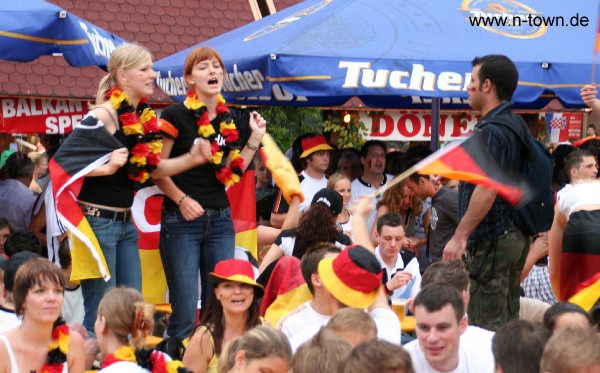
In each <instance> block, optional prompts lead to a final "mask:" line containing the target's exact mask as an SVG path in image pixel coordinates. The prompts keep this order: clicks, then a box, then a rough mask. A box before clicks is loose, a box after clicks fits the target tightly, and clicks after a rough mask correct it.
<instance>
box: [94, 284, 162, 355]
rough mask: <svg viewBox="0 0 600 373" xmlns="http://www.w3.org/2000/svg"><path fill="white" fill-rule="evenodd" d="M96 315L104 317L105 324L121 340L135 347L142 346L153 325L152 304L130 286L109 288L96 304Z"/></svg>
mask: <svg viewBox="0 0 600 373" xmlns="http://www.w3.org/2000/svg"><path fill="white" fill-rule="evenodd" d="M98 315H99V316H103V317H104V318H105V319H106V326H107V327H108V328H109V329H110V330H111V331H112V332H113V333H114V334H115V336H116V337H117V338H118V339H119V340H120V341H121V342H123V343H129V344H131V345H132V346H133V347H135V348H141V347H143V346H144V340H145V339H146V337H147V336H148V335H149V334H150V333H151V332H152V328H153V327H154V305H153V304H147V303H146V302H145V301H144V297H143V296H142V294H140V292H139V291H137V290H136V289H132V288H125V287H119V288H111V289H109V290H108V291H107V292H106V294H104V297H102V300H101V301H100V304H99V305H98Z"/></svg>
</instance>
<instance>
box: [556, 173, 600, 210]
mask: <svg viewBox="0 0 600 373" xmlns="http://www.w3.org/2000/svg"><path fill="white" fill-rule="evenodd" d="M599 192H600V182H599V181H595V180H594V181H591V180H590V181H583V182H579V183H577V184H574V185H571V184H567V185H565V187H564V188H562V189H561V190H560V191H559V192H558V193H557V195H556V199H557V201H556V204H557V205H558V210H559V211H560V212H561V213H562V214H563V215H564V216H565V217H566V218H567V220H569V216H571V214H572V213H573V211H575V210H576V209H577V208H579V207H580V206H583V205H600V193H599Z"/></svg>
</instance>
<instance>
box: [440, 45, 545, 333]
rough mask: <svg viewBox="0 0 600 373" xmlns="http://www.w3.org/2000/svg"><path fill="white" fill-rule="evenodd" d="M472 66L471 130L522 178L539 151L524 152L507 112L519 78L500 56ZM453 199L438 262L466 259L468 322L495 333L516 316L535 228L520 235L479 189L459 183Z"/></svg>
mask: <svg viewBox="0 0 600 373" xmlns="http://www.w3.org/2000/svg"><path fill="white" fill-rule="evenodd" d="M472 65H473V71H472V75H471V82H470V83H469V84H468V86H467V89H468V91H469V100H470V105H471V107H472V108H473V109H474V110H477V111H480V112H481V114H482V118H481V120H480V121H479V122H478V123H477V125H476V126H475V131H481V135H482V138H483V140H484V142H485V144H486V147H487V149H488V150H489V152H490V154H491V155H492V156H493V157H494V158H495V159H496V161H498V163H499V165H500V166H501V167H502V169H504V170H515V171H516V170H519V171H520V172H521V173H523V166H524V163H523V162H525V161H524V157H527V155H528V153H529V152H530V151H534V152H535V151H538V150H539V149H537V148H536V147H535V146H533V147H532V148H534V150H531V149H529V148H530V147H529V146H528V142H527V141H528V140H529V138H530V137H531V134H530V133H529V129H528V128H527V125H526V124H525V122H524V121H523V120H522V118H521V117H520V116H518V115H517V114H514V113H513V112H512V106H513V103H512V101H511V100H512V95H513V92H514V91H515V89H516V88H517V82H518V79H519V73H518V72H517V69H516V67H515V65H514V63H513V62H512V61H511V60H510V59H508V58H507V57H505V56H501V55H488V56H484V57H479V58H475V59H474V60H473V61H472ZM550 165H551V163H550ZM550 172H551V171H550ZM548 187H550V185H548ZM458 198H459V199H458V201H459V202H458V204H459V216H460V217H461V220H460V224H459V225H458V227H457V229H456V232H455V234H454V236H453V237H452V238H451V239H450V241H449V242H448V244H447V245H446V246H445V248H444V253H443V259H444V260H460V259H461V258H463V255H465V254H466V266H467V269H468V271H469V277H470V280H471V290H470V293H471V300H470V302H469V309H468V315H469V323H471V324H473V325H477V326H481V327H484V328H486V329H490V330H496V329H497V328H499V327H500V326H501V325H503V324H505V323H506V322H507V321H508V320H510V319H514V318H518V316H519V282H520V276H521V271H522V270H523V266H524V264H525V259H526V257H527V253H528V251H529V237H528V235H533V234H535V233H537V232H535V230H537V229H532V230H533V232H532V230H530V231H529V232H525V231H524V229H523V225H519V227H520V228H521V229H519V228H518V227H517V225H516V224H515V220H519V217H518V214H515V210H514V209H513V207H512V206H511V205H510V204H509V203H508V202H506V201H505V200H503V199H502V198H500V197H498V196H497V193H496V192H494V191H493V190H490V189H487V188H485V187H483V186H481V185H475V184H469V183H466V182H461V183H460V186H459V196H458ZM551 209H552V206H551V205H550V210H551ZM550 221H551V220H550ZM548 228H549V226H548V227H547V228H546V230H547V229H548Z"/></svg>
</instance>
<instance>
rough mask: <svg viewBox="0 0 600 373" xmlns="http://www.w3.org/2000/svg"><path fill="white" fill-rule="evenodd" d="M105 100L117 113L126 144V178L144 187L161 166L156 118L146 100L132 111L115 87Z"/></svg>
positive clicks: (160, 145)
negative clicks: (127, 174) (127, 144)
mask: <svg viewBox="0 0 600 373" xmlns="http://www.w3.org/2000/svg"><path fill="white" fill-rule="evenodd" d="M106 98H107V99H108V100H109V101H110V102H111V104H112V106H113V108H115V110H116V111H117V116H118V117H119V125H120V126H121V128H122V129H123V133H124V134H125V135H126V136H127V138H128V140H129V144H130V146H128V149H129V160H128V166H129V178H130V179H132V180H135V181H139V182H140V183H145V182H146V180H148V178H149V177H150V174H151V173H152V171H154V170H155V169H156V167H157V165H158V164H159V163H160V153H161V152H162V139H161V137H160V136H159V134H158V133H159V130H160V128H159V126H158V121H157V120H156V114H155V113H154V110H152V108H151V107H150V105H148V98H147V97H145V98H143V99H141V100H140V103H139V104H138V107H137V108H136V109H134V108H133V106H131V104H129V101H128V97H127V94H126V93H125V92H124V91H123V90H122V89H121V88H119V87H117V86H114V87H112V88H111V89H110V90H109V91H108V93H107V94H106Z"/></svg>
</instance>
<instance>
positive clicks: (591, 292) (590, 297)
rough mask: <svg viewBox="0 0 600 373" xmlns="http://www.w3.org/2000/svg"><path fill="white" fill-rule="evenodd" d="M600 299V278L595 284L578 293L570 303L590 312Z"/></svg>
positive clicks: (570, 299)
mask: <svg viewBox="0 0 600 373" xmlns="http://www.w3.org/2000/svg"><path fill="white" fill-rule="evenodd" d="M598 299H600V278H599V279H598V280H596V282H594V283H593V284H591V285H590V286H588V287H586V288H585V289H583V290H580V291H579V292H577V294H575V295H573V296H572V297H571V298H569V301H568V302H569V303H573V304H576V305H578V306H580V307H581V308H583V309H584V310H586V312H589V311H590V310H591V309H592V307H594V305H595V304H596V302H598Z"/></svg>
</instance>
